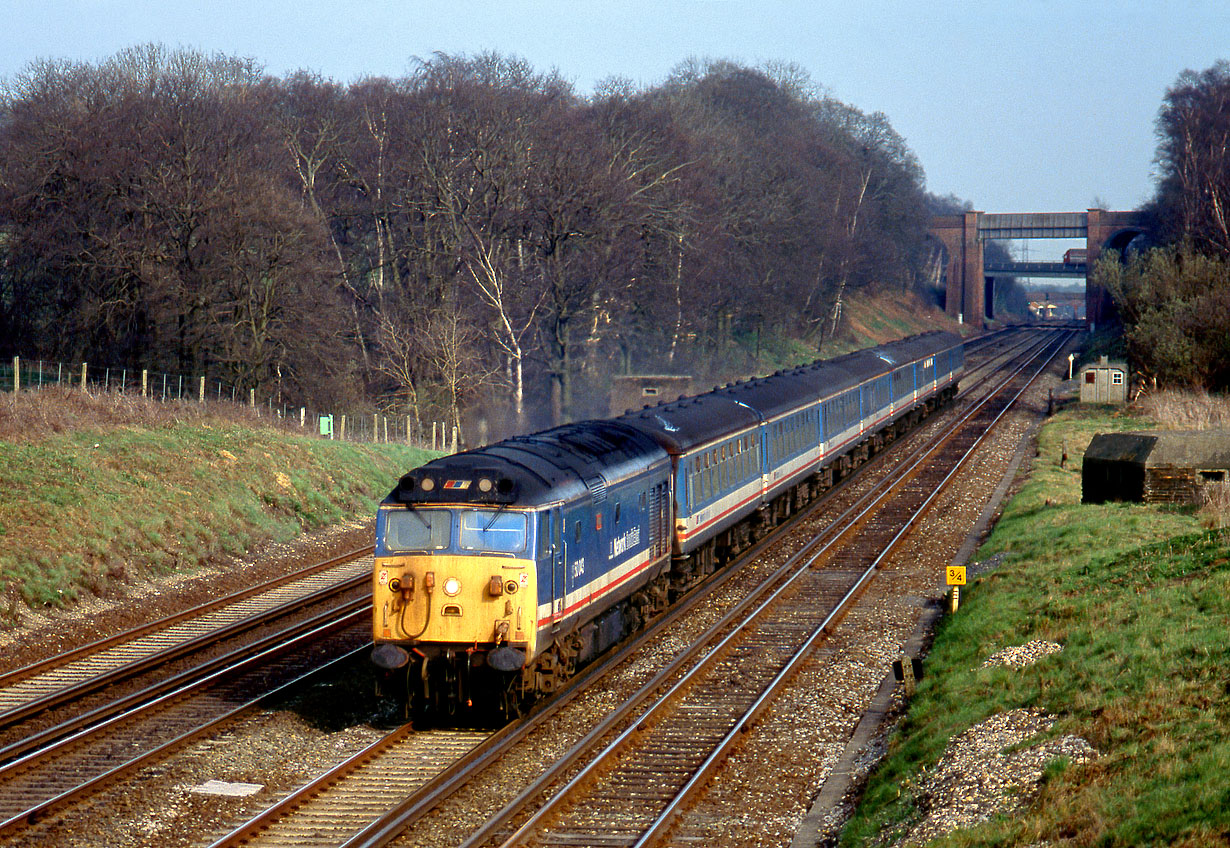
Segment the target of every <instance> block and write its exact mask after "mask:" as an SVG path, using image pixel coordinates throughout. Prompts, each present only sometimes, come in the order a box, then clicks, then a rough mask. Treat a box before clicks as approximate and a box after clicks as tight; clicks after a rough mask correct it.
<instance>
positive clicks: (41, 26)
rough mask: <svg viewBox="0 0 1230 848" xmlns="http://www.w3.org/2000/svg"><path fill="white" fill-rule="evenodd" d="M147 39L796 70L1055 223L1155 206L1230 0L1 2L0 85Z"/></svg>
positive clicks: (356, 58) (990, 197) (658, 70)
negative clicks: (1184, 102) (1184, 101)
mask: <svg viewBox="0 0 1230 848" xmlns="http://www.w3.org/2000/svg"><path fill="white" fill-rule="evenodd" d="M151 41H152V42H161V43H163V44H165V45H167V46H168V47H191V48H196V49H199V50H203V51H206V52H223V53H228V54H234V55H241V56H250V57H253V58H255V59H256V60H257V61H258V62H260V63H261V64H262V65H263V66H264V67H265V69H266V71H268V72H269V73H272V74H277V75H281V74H285V73H288V72H290V71H293V70H295V69H299V68H306V69H309V70H313V71H316V72H318V73H320V74H322V75H324V76H326V77H330V78H332V79H335V80H338V81H339V82H351V81H354V80H356V79H358V78H360V77H363V76H398V75H400V74H402V73H404V72H405V71H406V70H407V68H408V67H410V63H411V62H412V60H413V57H429V56H430V55H431V54H432V53H434V52H437V51H440V52H446V53H466V54H472V53H477V52H481V51H485V50H496V51H499V52H502V53H507V54H513V55H517V56H520V57H522V58H524V59H526V60H528V61H529V62H530V63H531V64H533V65H534V66H535V67H537V68H539V69H541V70H548V69H552V68H554V69H556V70H558V71H560V72H561V73H562V74H563V75H564V76H565V77H567V78H569V79H571V80H572V81H573V82H574V83H575V85H576V87H577V89H578V91H580V92H581V93H589V92H590V91H591V90H592V88H593V85H594V83H595V82H597V81H598V80H601V79H603V78H605V77H608V76H624V77H628V78H630V79H632V80H633V81H634V82H638V83H645V84H653V83H655V82H658V81H660V80H662V79H663V78H664V77H665V76H666V75H667V74H668V73H669V72H670V70H671V69H672V68H673V67H674V66H675V65H676V64H678V63H679V62H680V61H682V60H683V59H685V58H688V57H699V58H725V59H732V60H736V61H741V62H744V63H747V64H756V63H759V62H762V61H770V60H775V61H787V62H796V63H798V64H799V65H801V66H803V67H804V68H806V69H807V70H808V71H809V72H810V74H811V76H812V78H813V80H814V81H815V82H817V83H818V84H820V85H822V86H824V87H825V88H827V89H828V90H829V91H830V92H831V93H832V94H833V95H834V96H836V97H838V98H839V99H841V100H843V101H845V102H847V103H850V104H853V105H854V106H856V107H858V108H859V109H862V110H863V111H865V112H873V111H882V112H884V113H885V114H887V115H888V117H889V120H890V121H891V122H892V124H893V126H894V127H896V129H897V131H898V132H900V133H901V134H902V135H903V136H904V137H905V138H906V140H907V142H908V143H909V145H910V147H911V148H912V149H913V150H914V152H915V153H916V154H917V155H918V157H919V159H920V161H921V162H922V165H923V168H924V169H925V170H926V173H927V188H928V189H929V190H930V191H933V192H936V193H938V194H949V193H951V194H956V195H958V196H959V197H961V198H963V199H967V200H970V201H972V202H973V204H974V205H975V207H976V208H979V209H984V210H986V211H990V212H1029V211H1055V212H1058V211H1077V210H1082V209H1085V208H1086V207H1088V206H1091V205H1093V204H1094V202H1095V201H1101V202H1103V203H1105V204H1106V205H1107V206H1108V207H1110V208H1112V209H1121V208H1132V207H1134V206H1136V205H1137V204H1139V203H1140V202H1142V201H1144V200H1146V199H1147V198H1148V197H1149V196H1150V195H1151V194H1152V190H1153V181H1152V172H1153V165H1152V160H1153V154H1154V150H1155V146H1156V144H1155V139H1154V135H1153V121H1154V118H1155V117H1156V115H1157V110H1158V107H1159V106H1160V104H1161V100H1162V96H1163V94H1164V92H1165V90H1166V87H1167V86H1169V85H1170V84H1172V83H1173V82H1174V80H1175V78H1176V77H1177V76H1178V74H1179V73H1180V72H1181V71H1182V70H1183V69H1185V68H1192V69H1197V70H1203V69H1204V68H1207V67H1209V66H1210V65H1212V64H1213V63H1214V62H1215V61H1217V60H1218V59H1221V58H1226V59H1230V2H1227V0H1201V2H1195V0H1079V1H1078V0H1064V2H1059V0H966V1H965V2H956V0H853V2H852V0H836V1H834V0H812V1H811V2H804V1H803V0H799V2H775V0H620V2H610V1H606V2H603V1H601V0H567V2H519V0H493V1H489V0H482V2H478V0H439V1H438V0H401V2H392V1H391V0H348V2H330V3H325V2H319V0H298V2H287V0H246V1H245V2H234V1H233V0H221V1H220V2H210V0H200V2H192V3H189V2H182V0H161V1H160V2H149V1H148V0H6V2H5V3H4V5H3V6H2V7H0V76H9V75H11V74H14V73H17V72H19V71H20V70H21V69H22V68H23V67H25V65H26V64H27V63H28V62H30V61H31V60H33V59H36V58H71V59H80V60H97V59H101V58H105V57H106V56H109V55H111V54H113V53H115V52H117V51H118V50H121V49H123V48H124V47H128V46H131V45H134V44H140V43H144V42H151Z"/></svg>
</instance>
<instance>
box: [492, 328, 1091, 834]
mask: <svg viewBox="0 0 1230 848" xmlns="http://www.w3.org/2000/svg"><path fill="white" fill-rule="evenodd" d="M1069 338H1070V336H1069ZM1064 344H1066V340H1064V341H1063V342H1061V343H1060V344H1059V345H1057V346H1056V347H1055V349H1054V351H1053V352H1051V353H1050V355H1049V356H1047V358H1046V360H1045V361H1044V362H1043V363H1042V364H1041V365H1040V366H1039V367H1038V369H1037V371H1035V372H1034V373H1033V374H1032V375H1030V377H1029V379H1028V380H1026V381H1025V384H1024V385H1023V386H1021V388H1020V389H1019V390H1018V391H1017V392H1016V393H1015V394H1013V395H1012V397H1011V398H1009V399H1008V402H1007V403H1006V404H1004V406H1003V408H1002V409H1000V410H999V412H998V413H996V415H995V417H994V418H992V419H991V420H990V421H989V422H987V424H986V426H985V427H984V429H983V431H982V433H981V434H980V435H979V436H978V438H977V439H976V440H975V441H974V442H973V444H971V445H970V446H969V447H968V448H967V449H966V450H965V452H964V453H963V454H962V455H961V456H960V457H959V458H958V459H957V461H956V463H954V464H953V466H952V468H951V469H950V470H949V471H948V473H947V474H945V475H944V478H943V479H942V480H941V481H940V482H939V485H937V486H936V487H935V488H934V489H933V490H932V492H931V493H930V494H929V495H928V496H927V498H926V499H925V500H924V501H923V502H922V504H920V505H919V506H918V508H917V509H916V510H914V512H913V514H912V515H911V516H910V517H909V519H908V520H907V521H906V523H905V524H904V525H903V526H902V527H901V529H900V530H899V531H898V532H897V534H896V535H894V536H893V538H892V539H891V540H890V541H889V542H888V544H887V545H885V546H884V548H883V550H881V551H880V553H879V554H878V555H877V556H876V558H875V560H874V561H873V562H872V563H871V565H870V566H868V568H867V570H866V571H865V572H864V573H863V575H862V576H861V577H860V578H859V580H858V582H857V583H855V585H854V586H852V587H851V588H850V590H849V591H848V592H847V593H846V595H845V596H844V597H843V598H842V599H841V601H840V602H839V603H838V604H837V606H836V607H835V608H834V609H833V610H832V611H830V612H829V614H828V615H827V616H825V618H824V620H823V621H821V622H820V623H819V624H818V625H817V626H816V628H815V630H813V631H812V633H811V635H810V636H809V637H808V638H807V639H806V640H805V641H804V643H803V644H802V645H801V646H800V647H799V649H798V650H797V651H796V652H795V654H794V656H793V657H791V659H790V661H789V662H788V663H787V664H786V665H785V666H784V667H783V668H782V669H781V670H780V671H779V672H778V673H777V675H776V676H775V677H774V678H773V680H772V681H771V682H770V684H769V686H768V687H767V688H766V689H765V690H764V691H763V692H762V693H761V694H760V696H759V697H758V698H757V699H756V701H755V702H754V703H753V704H752V705H751V707H749V708H748V710H747V711H746V712H745V713H744V715H743V716H742V717H741V718H740V719H739V720H738V721H736V722H735V725H734V727H732V728H731V730H730V731H729V732H728V733H727V734H726V736H725V737H723V739H722V741H721V742H720V743H719V745H718V747H717V748H716V749H715V750H714V751H713V753H711V754H710V755H709V757H707V758H706V759H705V761H704V762H703V763H702V764H701V766H700V768H699V769H698V770H697V771H696V773H695V774H694V775H693V776H692V777H691V778H690V779H689V780H688V781H687V782H686V783H685V784H684V786H683V787H682V788H681V789H680V791H679V792H678V793H677V794H676V795H675V797H674V798H673V799H672V800H671V801H670V802H669V803H668V804H667V805H666V807H665V808H664V809H663V811H662V812H661V813H660V814H659V816H658V818H657V819H655V820H654V821H653V823H652V824H650V826H649V828H648V829H647V830H646V831H645V832H644V833H643V834H642V835H641V837H640V838H639V839H638V840H637V841H636V842H635V843H633V845H632V848H645V846H647V845H649V844H651V842H652V841H653V840H654V839H657V838H658V837H660V836H662V835H663V833H664V832H665V830H666V828H667V827H668V826H669V824H670V822H671V821H672V819H673V818H674V817H675V816H676V815H677V814H678V812H679V810H680V807H682V805H683V804H684V802H685V801H686V800H687V799H688V798H689V797H690V796H691V795H692V793H693V792H694V791H695V790H696V789H697V788H698V787H699V786H700V784H701V781H703V780H704V779H706V778H707V777H708V776H709V775H710V774H711V773H712V772H713V770H714V769H715V768H716V767H717V765H718V764H719V763H720V762H721V761H722V759H724V758H725V756H726V754H727V753H728V752H729V751H730V749H731V748H732V747H733V746H734V744H735V741H736V740H737V739H738V737H739V736H740V734H742V733H743V732H745V731H746V730H747V729H748V728H749V727H750V726H751V725H752V724H753V723H754V722H755V720H756V718H757V717H758V716H759V715H760V713H761V712H762V711H763V710H764V709H765V707H766V706H767V705H768V704H769V701H770V699H771V698H772V696H773V695H775V694H776V693H777V691H778V690H779V689H780V688H781V687H782V686H783V685H784V684H785V682H786V681H788V680H789V679H791V678H792V677H793V675H794V673H795V670H796V669H797V668H798V667H799V666H800V665H801V664H802V663H803V662H804V661H805V660H806V659H807V658H808V657H809V656H810V654H811V651H812V649H813V648H814V647H815V645H816V643H817V642H819V641H820V639H821V638H823V637H824V636H825V635H826V634H827V633H828V632H829V630H830V628H831V627H832V626H833V625H834V624H835V623H836V622H837V621H838V620H840V618H841V617H842V616H844V614H845V612H846V611H847V609H848V607H849V606H850V604H851V603H853V601H854V599H855V598H857V597H858V595H859V594H860V593H861V591H862V590H863V588H864V587H865V586H866V585H867V583H869V582H870V580H871V579H872V578H873V577H874V576H875V574H876V573H877V572H878V571H879V570H880V567H881V565H882V564H883V562H884V561H885V560H886V559H887V558H888V557H889V555H890V554H891V553H892V551H894V550H896V548H897V547H898V546H899V545H900V544H901V542H902V540H904V539H905V537H906V536H907V535H908V534H909V533H910V531H911V530H912V529H913V527H914V525H915V524H917V522H918V521H919V520H920V519H921V518H922V516H923V515H924V514H925V513H926V512H927V511H928V510H929V509H930V508H931V504H932V503H933V502H934V501H935V499H936V498H937V497H939V495H940V494H941V493H942V492H944V491H945V490H946V489H947V487H948V485H949V484H950V482H951V481H952V479H953V478H954V477H955V476H956V475H957V473H958V472H959V471H960V470H961V469H962V468H963V467H964V466H965V464H966V463H967V462H968V461H969V459H970V458H971V457H972V456H973V455H974V452H975V451H976V450H977V449H978V447H979V446H981V445H982V443H983V441H984V440H985V439H986V438H987V436H988V435H990V433H991V431H992V429H993V428H994V427H995V425H996V424H997V423H999V421H1000V419H1001V418H1003V416H1004V415H1006V414H1007V412H1008V410H1010V409H1012V408H1013V407H1014V405H1015V404H1016V402H1017V400H1018V399H1019V398H1020V397H1021V395H1022V394H1024V393H1025V391H1026V390H1027V389H1029V387H1030V386H1032V385H1033V383H1034V381H1036V380H1037V378H1038V376H1039V375H1040V374H1041V373H1042V372H1043V371H1044V370H1045V369H1046V368H1047V367H1048V366H1049V365H1050V363H1051V362H1053V361H1054V357H1055V356H1056V355H1057V354H1058V352H1059V351H1061V350H1062V349H1063V346H1064ZM1018 373H1019V372H1018ZM716 650H717V649H715V650H714V652H715V653H716ZM561 794H562V792H561ZM509 844H511V843H505V845H509Z"/></svg>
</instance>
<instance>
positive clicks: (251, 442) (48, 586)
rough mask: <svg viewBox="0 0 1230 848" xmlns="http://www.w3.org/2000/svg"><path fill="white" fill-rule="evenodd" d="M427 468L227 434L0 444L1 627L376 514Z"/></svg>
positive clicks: (111, 433) (118, 432)
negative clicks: (17, 613)
mask: <svg viewBox="0 0 1230 848" xmlns="http://www.w3.org/2000/svg"><path fill="white" fill-rule="evenodd" d="M430 456H431V454H430V453H428V452H425V451H422V450H418V449H413V448H409V447H406V446H404V445H395V444H356V443H348V442H340V441H328V440H321V439H317V438H309V437H301V436H294V435H288V434H286V433H283V432H280V431H277V430H274V429H271V428H260V427H250V426H245V425H242V424H228V423H218V424H199V423H192V424H183V423H181V424H174V425H172V426H166V427H119V428H114V429H106V430H93V431H85V430H82V431H74V432H71V433H66V434H61V435H56V436H52V437H49V438H46V439H43V440H41V441H39V442H37V443H32V444H14V443H11V442H0V492H3V494H2V495H0V589H4V590H6V591H7V593H8V604H7V608H8V610H9V617H10V618H11V617H12V611H13V610H14V609H15V608H16V605H17V604H18V603H19V602H24V603H25V604H27V605H29V606H32V607H37V606H62V605H64V604H66V603H68V602H71V601H73V600H75V599H77V598H79V597H81V596H82V595H83V593H86V592H89V593H93V594H96V595H100V596H106V595H108V594H110V593H113V592H114V591H115V590H116V588H117V586H118V585H119V584H121V583H123V582H124V581H126V580H130V579H134V578H140V577H142V576H148V575H152V574H165V573H170V572H174V571H187V570H191V569H193V568H196V567H198V566H199V565H200V564H202V563H205V562H209V561H210V560H212V559H215V558H217V557H219V556H220V555H226V554H240V553H243V552H244V551H245V550H248V549H249V548H251V547H252V546H253V545H255V544H258V543H261V542H266V541H285V540H287V539H290V538H292V537H294V536H295V535H297V534H299V533H302V532H303V531H306V530H312V529H316V528H319V527H323V526H325V525H329V524H334V523H337V522H340V521H343V520H348V519H352V518H355V517H360V516H369V515H374V514H375V508H376V504H377V503H378V502H379V501H380V499H381V498H383V497H384V496H385V495H386V494H387V493H388V491H389V490H390V489H391V488H392V486H393V483H394V482H395V481H396V479H397V477H398V476H399V475H401V474H403V473H404V472H405V471H406V470H408V469H409V468H413V467H415V466H417V465H420V464H422V463H423V462H425V461H426V460H427V459H429V458H430ZM2 615H3V612H2V611H0V616H2Z"/></svg>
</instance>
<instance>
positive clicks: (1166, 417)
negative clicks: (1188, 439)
mask: <svg viewBox="0 0 1230 848" xmlns="http://www.w3.org/2000/svg"><path fill="white" fill-rule="evenodd" d="M1134 408H1135V409H1136V410H1137V411H1139V412H1140V414H1142V415H1144V416H1145V417H1147V418H1152V419H1154V420H1155V421H1157V422H1158V426H1159V427H1160V428H1162V429H1166V430H1215V429H1221V428H1224V427H1230V397H1224V396H1221V395H1210V394H1209V393H1208V392H1201V391H1195V392H1193V391H1183V392H1181V391H1175V390H1171V389H1167V390H1163V391H1158V392H1151V393H1149V394H1145V395H1141V396H1140V398H1139V399H1138V400H1137V401H1136V403H1135V404H1134Z"/></svg>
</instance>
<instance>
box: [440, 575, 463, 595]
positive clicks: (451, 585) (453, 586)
mask: <svg viewBox="0 0 1230 848" xmlns="http://www.w3.org/2000/svg"><path fill="white" fill-rule="evenodd" d="M460 591H461V581H460V580H458V579H457V578H456V577H449V578H447V579H446V580H445V581H444V594H446V595H448V596H449V597H450V598H451V597H454V596H455V595H456V594H457V593H458V592H460Z"/></svg>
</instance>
